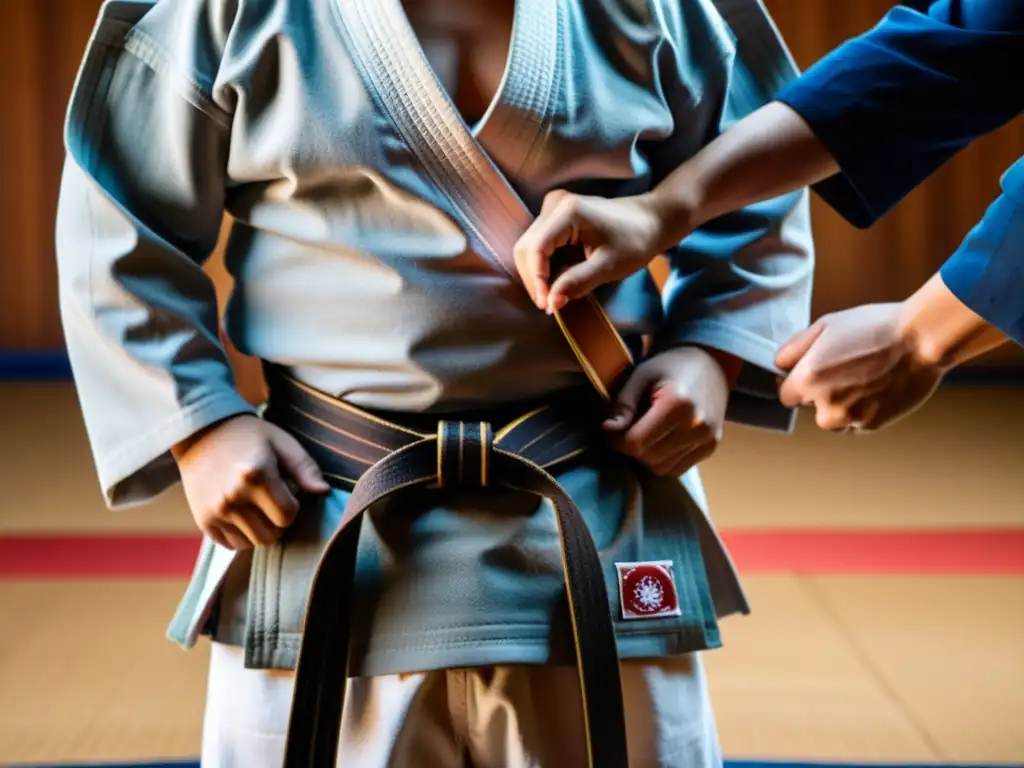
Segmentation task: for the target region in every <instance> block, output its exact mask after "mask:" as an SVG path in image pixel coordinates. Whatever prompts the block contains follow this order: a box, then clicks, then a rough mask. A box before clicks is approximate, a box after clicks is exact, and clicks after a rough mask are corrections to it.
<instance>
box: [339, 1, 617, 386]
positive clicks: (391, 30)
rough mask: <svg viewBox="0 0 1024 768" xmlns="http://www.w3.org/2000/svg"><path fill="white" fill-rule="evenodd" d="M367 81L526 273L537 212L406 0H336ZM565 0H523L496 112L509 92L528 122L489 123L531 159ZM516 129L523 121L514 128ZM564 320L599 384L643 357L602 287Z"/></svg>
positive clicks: (487, 246)
mask: <svg viewBox="0 0 1024 768" xmlns="http://www.w3.org/2000/svg"><path fill="white" fill-rule="evenodd" d="M332 1H333V4H334V8H335V10H336V11H337V14H338V18H339V21H340V23H341V27H342V33H343V34H344V35H345V37H346V39H347V42H348V44H349V48H350V52H351V54H352V56H353V58H354V60H355V61H356V63H357V66H358V67H359V69H360V71H361V73H362V76H363V78H364V81H365V83H366V85H367V89H368V91H369V93H370V94H371V96H372V98H374V99H375V100H376V101H377V104H378V106H379V107H380V108H381V110H382V111H383V112H384V114H386V115H387V116H388V117H389V118H390V120H391V121H392V123H393V124H394V126H395V127H396V129H397V130H398V131H399V132H400V133H401V135H402V138H403V139H404V140H405V142H406V144H407V145H408V146H409V148H410V149H411V150H412V151H413V153H414V154H415V155H416V157H417V158H418V160H419V161H420V163H421V164H422V166H423V169H424V170H425V172H426V173H427V175H428V177H429V178H430V180H431V181H432V182H433V183H434V185H435V186H436V187H437V189H439V190H440V191H441V192H443V194H444V195H445V196H446V197H447V198H448V201H449V203H450V205H451V209H452V211H453V212H454V214H455V215H456V217H457V218H458V219H459V221H460V223H461V224H462V225H463V226H464V227H465V229H466V232H467V234H468V235H469V236H470V237H471V239H472V240H474V241H475V243H476V245H477V246H478V248H479V250H480V251H481V252H482V253H483V254H484V255H485V256H487V257H488V258H489V259H490V260H491V261H492V262H493V263H494V264H495V265H497V266H500V267H501V268H502V269H503V270H504V271H505V272H507V273H508V275H509V276H510V277H511V278H512V279H513V280H515V281H516V282H521V281H520V279H519V274H518V272H517V270H516V266H515V260H514V258H513V251H514V248H515V244H516V242H517V241H518V239H519V237H520V236H521V235H522V234H523V232H525V231H526V229H527V228H528V227H529V226H530V222H531V221H532V220H533V214H532V213H531V212H530V210H529V209H528V208H527V207H526V204H525V203H523V201H522V199H521V198H520V197H519V195H518V193H517V192H516V191H515V190H514V189H513V188H512V186H511V184H509V182H508V180H507V179H506V178H505V176H504V174H502V172H501V170H500V169H499V168H498V167H497V165H496V164H495V163H494V161H493V160H491V158H490V156H489V155H488V154H487V152H486V151H485V150H484V148H483V147H482V146H481V145H480V142H479V141H477V139H476V138H475V137H474V135H473V133H472V131H471V130H470V128H469V126H467V125H466V123H465V121H464V120H463V119H462V117H461V115H460V114H459V112H458V110H457V109H456V108H455V105H454V103H453V102H452V100H451V98H450V97H449V96H448V94H447V93H446V92H445V90H444V88H443V86H442V85H441V82H440V80H439V79H438V78H437V76H436V75H435V73H434V71H433V70H432V69H431V67H430V64H429V62H428V61H427V58H426V55H425V54H424V52H423V48H422V46H421V45H420V42H419V40H418V38H417V37H416V34H415V32H414V31H413V29H412V27H411V26H410V24H409V21H408V19H407V17H406V15H405V12H404V10H403V9H402V5H401V2H400V0H332ZM560 13H561V11H560V4H559V3H557V2H551V0H519V6H518V7H517V9H516V16H515V25H516V29H514V30H513V33H512V40H511V42H510V46H509V57H508V62H507V64H506V71H505V75H504V77H503V79H502V84H501V86H500V88H499V90H498V93H497V94H495V97H494V99H493V100H492V104H491V109H490V110H488V115H487V118H485V120H486V119H489V118H491V117H493V116H494V114H495V112H498V111H500V110H497V109H495V107H496V106H500V105H499V102H500V101H502V100H504V101H506V102H507V103H508V104H510V105H513V106H514V107H515V108H516V112H517V114H519V115H521V116H522V117H523V119H522V120H521V121H517V122H520V125H517V126H511V125H510V126H506V127H505V128H504V129H503V128H502V127H501V126H497V127H493V126H490V127H489V126H488V125H487V123H486V122H485V123H484V126H483V130H487V131H489V132H492V135H494V136H495V137H497V136H500V137H501V140H502V141H506V140H508V141H512V142H513V146H514V147H515V148H516V149H518V151H520V152H521V153H522V159H525V157H526V155H527V154H528V153H529V151H530V150H531V149H532V147H533V146H534V143H535V141H536V140H537V137H538V136H539V134H540V132H541V130H542V127H543V121H544V113H545V110H546V109H547V106H548V104H549V103H550V99H551V96H552V94H553V92H554V89H555V88H556V85H557V83H558V78H559V77H560V68H561V66H563V62H562V59H563V57H560V56H559V55H558V51H559V35H560V23H561V19H560ZM513 128H514V129H515V130H513ZM556 319H557V320H558V323H559V325H560V326H561V328H562V331H563V333H564V334H565V337H566V340H567V341H568V342H569V345H570V347H571V348H572V351H573V353H574V354H575V355H576V358H577V360H578V361H579V363H580V366H581V367H582V368H583V370H584V372H585V373H586V375H587V377H588V378H589V379H590V381H591V383H592V384H593V385H594V387H595V388H596V389H597V391H598V392H599V393H600V394H601V395H603V396H604V397H606V398H609V397H610V396H611V393H612V391H613V389H614V387H615V386H616V384H617V383H618V382H619V381H621V380H622V379H623V377H624V374H625V373H626V371H628V370H629V369H630V368H631V366H632V364H633V357H632V353H631V352H630V350H629V348H628V347H627V346H626V344H625V343H624V342H623V340H622V338H621V337H620V336H619V334H618V332H617V331H616V329H615V327H614V325H612V323H611V321H610V319H609V318H608V316H607V315H606V314H605V312H604V309H603V308H602V307H601V305H600V304H599V303H598V301H597V300H596V299H594V298H593V297H592V296H588V297H586V299H585V300H581V301H576V302H572V303H571V304H570V305H569V306H567V307H565V308H564V309H563V310H562V311H561V312H559V313H556Z"/></svg>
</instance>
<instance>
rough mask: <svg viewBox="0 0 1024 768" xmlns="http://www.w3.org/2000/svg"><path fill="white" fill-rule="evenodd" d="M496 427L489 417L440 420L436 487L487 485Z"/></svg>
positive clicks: (480, 486)
mask: <svg viewBox="0 0 1024 768" xmlns="http://www.w3.org/2000/svg"><path fill="white" fill-rule="evenodd" d="M493 446H494V430H493V429H491V425H490V424H488V423H487V422H486V421H439V422H438V423H437V487H438V488H482V487H484V486H486V485H487V474H488V471H489V469H490V463H491V461H490V459H491V449H492V447H493Z"/></svg>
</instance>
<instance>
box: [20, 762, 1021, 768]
mask: <svg viewBox="0 0 1024 768" xmlns="http://www.w3.org/2000/svg"><path fill="white" fill-rule="evenodd" d="M6 768H199V763H198V762H196V761H193V760H183V761H177V762H163V763H152V762H150V763H46V764H37V763H24V764H19V765H8V766H6ZM725 768H1024V764H1020V763H865V762H813V761H809V762H794V761H777V760H726V761H725Z"/></svg>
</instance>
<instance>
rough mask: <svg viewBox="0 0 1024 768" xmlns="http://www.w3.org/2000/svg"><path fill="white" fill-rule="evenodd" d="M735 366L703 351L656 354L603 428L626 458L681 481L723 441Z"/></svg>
mask: <svg viewBox="0 0 1024 768" xmlns="http://www.w3.org/2000/svg"><path fill="white" fill-rule="evenodd" d="M732 359H733V360H735V358H732ZM729 367H730V366H729V363H728V362H726V363H725V365H724V367H723V363H722V362H719V359H718V358H717V357H716V355H715V354H713V353H711V352H709V351H707V350H704V349H701V348H699V347H678V348H676V349H671V350H668V351H666V352H662V353H661V354H659V355H655V356H654V357H652V358H651V359H649V360H647V361H645V362H643V363H641V364H640V365H639V366H637V368H636V370H635V371H633V374H632V375H631V376H630V378H629V379H628V380H627V381H626V384H625V386H623V388H622V390H621V392H620V393H619V396H618V398H617V399H616V404H615V406H614V408H613V410H612V413H611V415H610V416H609V418H608V419H607V420H606V421H605V422H604V424H603V427H604V429H605V431H606V432H607V433H609V434H610V435H611V436H612V438H613V441H614V443H615V446H616V447H617V448H618V449H619V450H620V451H622V452H623V453H626V454H629V455H630V456H633V457H634V458H636V459H638V460H639V461H641V462H643V463H644V464H646V465H647V466H649V467H650V468H651V469H652V470H653V471H654V472H655V473H656V474H658V475H661V476H664V477H670V476H671V477H681V476H682V475H684V474H686V472H687V471H688V470H689V469H690V468H692V467H693V466H695V465H696V464H697V463H699V462H701V461H703V460H704V459H706V458H708V457H709V456H711V454H713V453H714V452H715V449H716V448H718V443H719V442H720V441H721V439H722V428H723V426H724V424H725V409H726V405H728V402H729V390H730V389H731V385H730V381H729V379H730V378H731V377H732V375H731V374H730V372H729V371H727V370H726V369H727V368H729ZM736 370H737V372H738V368H737V369H736Z"/></svg>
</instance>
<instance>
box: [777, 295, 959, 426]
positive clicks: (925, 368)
mask: <svg viewBox="0 0 1024 768" xmlns="http://www.w3.org/2000/svg"><path fill="white" fill-rule="evenodd" d="M903 306H904V305H903V304H901V303H896V304H869V305H866V306H862V307H855V308H853V309H847V310H844V311H842V312H836V313H834V314H831V315H826V316H824V317H822V318H821V319H820V320H818V321H817V322H816V323H814V324H813V325H812V326H811V327H810V328H808V329H807V330H805V331H802V332H800V333H798V334H797V335H796V336H794V337H793V338H792V339H790V340H789V341H788V342H786V343H785V344H784V345H783V346H782V348H781V349H780V350H779V352H778V355H777V356H776V359H775V364H776V365H777V366H778V367H779V368H781V369H782V370H784V371H789V375H788V376H787V377H786V379H785V381H784V382H783V383H782V386H781V387H780V390H779V399H780V400H781V401H782V403H783V405H786V406H789V407H796V406H798V405H814V407H815V411H816V420H817V423H818V426H819V427H821V428H822V429H828V430H832V431H846V430H850V429H852V430H854V431H857V432H869V431H873V430H878V429H881V428H882V427H885V426H887V425H889V424H892V423H893V422H894V421H896V420H898V419H899V418H901V417H903V416H906V415H907V414H909V413H911V412H912V411H914V410H916V409H917V408H919V407H920V406H921V405H923V404H924V403H925V402H926V401H927V400H928V398H929V397H931V395H932V393H934V392H935V389H936V388H937V387H938V385H939V382H940V381H942V377H943V376H944V375H945V374H946V370H947V369H946V368H945V367H943V366H940V365H938V364H936V363H930V362H927V361H926V360H925V359H923V357H922V355H921V354H920V352H919V350H918V348H917V345H916V344H915V343H914V342H913V339H912V337H911V336H910V335H909V334H907V333H905V332H904V331H903V330H902V323H901V319H902V317H903Z"/></svg>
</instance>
